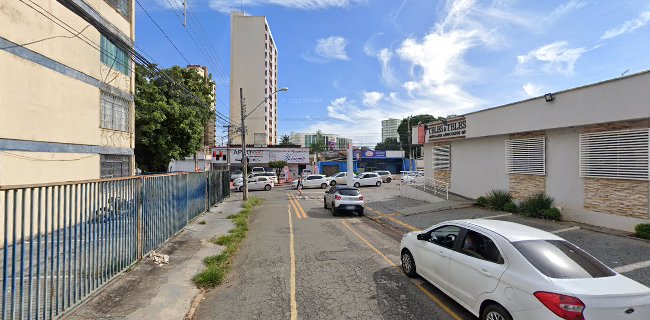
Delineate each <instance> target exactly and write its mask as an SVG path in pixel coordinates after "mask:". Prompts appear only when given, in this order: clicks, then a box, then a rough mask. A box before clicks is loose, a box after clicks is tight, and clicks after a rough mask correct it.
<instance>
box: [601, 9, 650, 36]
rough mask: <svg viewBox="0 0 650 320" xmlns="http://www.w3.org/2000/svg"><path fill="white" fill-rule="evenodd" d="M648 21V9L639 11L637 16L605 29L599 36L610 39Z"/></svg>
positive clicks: (649, 15)
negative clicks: (615, 26)
mask: <svg viewBox="0 0 650 320" xmlns="http://www.w3.org/2000/svg"><path fill="white" fill-rule="evenodd" d="M648 22H650V11H645V12H643V13H641V14H640V15H639V16H638V17H636V18H634V19H632V20H629V21H626V22H625V23H623V24H622V25H621V26H619V27H617V28H613V29H609V30H607V31H605V33H603V35H602V36H600V38H601V39H610V38H614V37H618V36H620V35H622V34H625V33H629V32H632V31H634V30H636V29H639V28H641V27H643V26H645V25H646V24H648Z"/></svg>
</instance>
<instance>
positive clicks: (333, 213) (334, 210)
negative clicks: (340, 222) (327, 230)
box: [330, 203, 339, 217]
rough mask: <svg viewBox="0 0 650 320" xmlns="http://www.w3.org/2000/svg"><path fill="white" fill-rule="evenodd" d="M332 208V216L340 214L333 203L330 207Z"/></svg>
mask: <svg viewBox="0 0 650 320" xmlns="http://www.w3.org/2000/svg"><path fill="white" fill-rule="evenodd" d="M330 210H332V216H335V217H336V216H338V215H339V214H338V212H337V210H336V207H334V204H333V203H332V206H331V207H330Z"/></svg>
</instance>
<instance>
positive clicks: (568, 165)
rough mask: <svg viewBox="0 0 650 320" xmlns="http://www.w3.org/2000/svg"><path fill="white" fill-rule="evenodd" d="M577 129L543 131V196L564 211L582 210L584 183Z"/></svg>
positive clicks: (578, 131)
mask: <svg viewBox="0 0 650 320" xmlns="http://www.w3.org/2000/svg"><path fill="white" fill-rule="evenodd" d="M581 132H582V130H580V129H579V128H564V129H557V130H549V131H547V132H546V193H547V194H549V195H550V196H552V197H553V198H555V202H556V205H558V206H561V207H563V208H571V209H581V208H582V206H583V200H584V184H583V180H582V178H581V177H580V149H579V148H580V141H579V140H580V139H579V135H580V133H581Z"/></svg>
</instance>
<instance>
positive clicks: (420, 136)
mask: <svg viewBox="0 0 650 320" xmlns="http://www.w3.org/2000/svg"><path fill="white" fill-rule="evenodd" d="M425 136H426V134H425V130H424V125H419V126H418V144H424V139H425Z"/></svg>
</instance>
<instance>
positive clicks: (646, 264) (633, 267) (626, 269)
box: [614, 260, 650, 273]
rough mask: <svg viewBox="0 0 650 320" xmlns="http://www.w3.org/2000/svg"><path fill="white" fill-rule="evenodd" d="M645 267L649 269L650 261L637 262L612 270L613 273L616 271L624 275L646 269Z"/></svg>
mask: <svg viewBox="0 0 650 320" xmlns="http://www.w3.org/2000/svg"><path fill="white" fill-rule="evenodd" d="M647 267H650V260H646V261H641V262H637V263H633V264H628V265H626V266H620V267H616V268H614V271H616V272H618V273H625V272H630V271H634V270H638V269H643V268H647Z"/></svg>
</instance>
